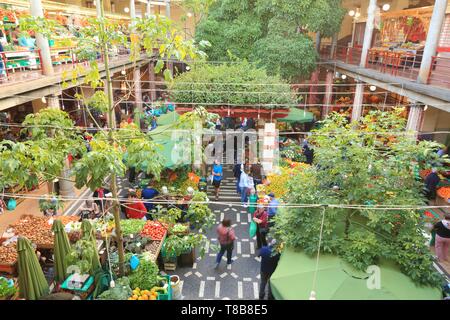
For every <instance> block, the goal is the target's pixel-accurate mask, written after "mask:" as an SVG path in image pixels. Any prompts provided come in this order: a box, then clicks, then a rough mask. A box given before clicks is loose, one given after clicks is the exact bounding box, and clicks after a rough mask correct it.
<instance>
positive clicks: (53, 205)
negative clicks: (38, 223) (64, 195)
mask: <svg viewBox="0 0 450 320" xmlns="http://www.w3.org/2000/svg"><path fill="white" fill-rule="evenodd" d="M62 208H64V205H63V203H62V201H61V200H60V199H59V197H57V196H56V195H54V194H51V195H47V196H45V197H44V198H41V199H39V209H40V210H41V211H42V212H43V213H44V214H45V215H47V214H49V213H52V215H57V212H58V210H59V209H62Z"/></svg>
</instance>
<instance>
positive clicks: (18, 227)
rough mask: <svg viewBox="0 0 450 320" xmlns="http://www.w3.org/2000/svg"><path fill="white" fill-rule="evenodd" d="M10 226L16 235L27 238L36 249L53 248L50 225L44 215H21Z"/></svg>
mask: <svg viewBox="0 0 450 320" xmlns="http://www.w3.org/2000/svg"><path fill="white" fill-rule="evenodd" d="M10 227H11V229H12V230H13V232H14V234H15V235H16V236H21V237H25V238H27V239H29V240H30V241H31V242H33V243H34V244H36V247H37V248H38V249H51V248H53V234H52V230H51V228H52V225H51V223H50V221H49V219H48V218H46V217H34V216H22V218H21V219H20V220H19V221H18V222H16V223H14V224H12V225H11V226H10Z"/></svg>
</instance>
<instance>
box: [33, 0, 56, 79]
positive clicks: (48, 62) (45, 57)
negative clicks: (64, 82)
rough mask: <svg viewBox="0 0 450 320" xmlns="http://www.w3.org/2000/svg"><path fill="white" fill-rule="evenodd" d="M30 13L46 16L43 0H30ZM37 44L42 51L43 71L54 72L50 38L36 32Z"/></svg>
mask: <svg viewBox="0 0 450 320" xmlns="http://www.w3.org/2000/svg"><path fill="white" fill-rule="evenodd" d="M30 13H31V16H33V17H36V18H37V17H44V11H43V9H42V2H41V0H30ZM36 45H37V47H38V48H39V50H40V51H41V66H42V73H43V74H44V75H46V76H51V75H52V74H53V64H52V57H51V54H50V46H49V45H48V40H47V38H45V37H44V36H43V35H42V34H40V33H36Z"/></svg>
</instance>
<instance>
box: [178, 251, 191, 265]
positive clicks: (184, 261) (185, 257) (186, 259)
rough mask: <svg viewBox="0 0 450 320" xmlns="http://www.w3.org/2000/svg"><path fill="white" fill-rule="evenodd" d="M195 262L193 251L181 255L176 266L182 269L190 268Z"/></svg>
mask: <svg viewBox="0 0 450 320" xmlns="http://www.w3.org/2000/svg"><path fill="white" fill-rule="evenodd" d="M194 262H195V249H192V250H191V251H190V252H188V253H183V254H181V255H180V256H179V257H178V264H179V265H180V267H182V268H192V267H193V265H194Z"/></svg>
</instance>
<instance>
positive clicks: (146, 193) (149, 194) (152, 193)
mask: <svg viewBox="0 0 450 320" xmlns="http://www.w3.org/2000/svg"><path fill="white" fill-rule="evenodd" d="M157 195H159V192H158V190H156V189H155V188H154V182H153V181H151V180H150V181H149V183H148V185H147V187H145V188H144V189H143V190H142V199H144V200H145V204H144V205H145V208H146V209H147V212H148V213H150V212H151V211H152V210H153V209H155V204H154V203H152V202H150V200H151V199H153V198H154V197H156V196H157ZM147 216H148V218H149V219H150V220H153V218H152V216H151V215H150V214H149V215H147Z"/></svg>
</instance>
